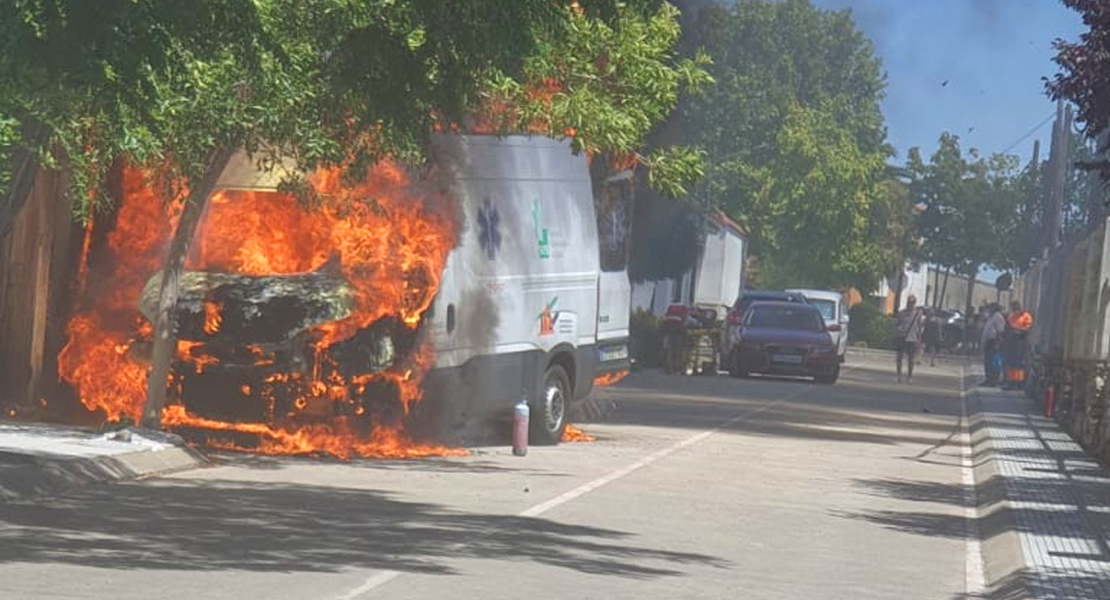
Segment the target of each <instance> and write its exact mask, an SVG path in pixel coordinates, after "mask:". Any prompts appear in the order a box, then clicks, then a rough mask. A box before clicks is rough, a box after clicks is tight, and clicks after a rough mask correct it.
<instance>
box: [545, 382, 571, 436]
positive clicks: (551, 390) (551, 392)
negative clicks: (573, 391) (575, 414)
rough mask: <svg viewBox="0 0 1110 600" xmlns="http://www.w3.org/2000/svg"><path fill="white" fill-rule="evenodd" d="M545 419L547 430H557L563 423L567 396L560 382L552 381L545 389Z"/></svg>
mask: <svg viewBox="0 0 1110 600" xmlns="http://www.w3.org/2000/svg"><path fill="white" fill-rule="evenodd" d="M543 396H544V411H543V412H544V420H545V421H546V423H545V424H546V425H547V430H548V431H555V430H557V429H559V427H560V426H562V424H563V411H564V409H565V406H566V396H565V395H564V394H563V388H562V386H560V385H559V384H558V383H555V382H550V383H548V384H547V389H546V390H544V395H543Z"/></svg>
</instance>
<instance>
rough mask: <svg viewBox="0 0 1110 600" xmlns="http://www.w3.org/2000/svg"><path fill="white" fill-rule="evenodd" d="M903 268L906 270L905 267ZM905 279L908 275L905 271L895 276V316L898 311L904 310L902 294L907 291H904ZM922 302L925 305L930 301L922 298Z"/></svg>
mask: <svg viewBox="0 0 1110 600" xmlns="http://www.w3.org/2000/svg"><path fill="white" fill-rule="evenodd" d="M902 268H903V269H905V267H904V266H903V267H902ZM905 277H906V273H905V271H904V270H900V271H898V273H897V274H896V275H895V276H894V314H898V311H900V310H902V292H903V291H905V290H903V289H902V280H903V279H904V278H905ZM921 301H922V303H925V302H928V301H929V299H928V298H922V299H921Z"/></svg>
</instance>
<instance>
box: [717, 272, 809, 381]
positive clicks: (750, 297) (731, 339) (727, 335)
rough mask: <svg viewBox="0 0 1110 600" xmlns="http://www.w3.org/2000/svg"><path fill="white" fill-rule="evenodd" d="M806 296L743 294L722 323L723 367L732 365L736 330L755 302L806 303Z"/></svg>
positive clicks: (752, 291)
mask: <svg viewBox="0 0 1110 600" xmlns="http://www.w3.org/2000/svg"><path fill="white" fill-rule="evenodd" d="M805 301H806V298H805V296H803V295H801V294H798V293H793V292H782V291H771V290H749V291H746V292H742V293H741V294H740V296H739V297H738V298H736V302H733V303H732V308H731V309H729V311H728V315H727V317H726V318H725V319H724V321H723V322H722V327H721V347H720V354H721V365H722V366H726V365H728V364H730V360H729V358H730V357H731V356H732V352H733V348H734V347H735V345H736V329H737V328H738V327H739V326H740V323H741V322H742V321H743V320H744V313H745V312H747V310H748V307H750V306H751V305H752V304H753V303H755V302H797V303H803V304H804V303H805Z"/></svg>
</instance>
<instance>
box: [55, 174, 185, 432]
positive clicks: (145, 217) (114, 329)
mask: <svg viewBox="0 0 1110 600" xmlns="http://www.w3.org/2000/svg"><path fill="white" fill-rule="evenodd" d="M121 192H122V196H123V202H122V205H121V206H120V209H119V212H118V214H117V216H116V222H115V227H114V228H113V229H112V231H111V232H110V233H109V234H108V237H107V251H106V252H105V254H106V255H107V256H105V257H104V258H105V260H103V261H102V263H103V264H102V265H100V266H101V267H103V268H104V269H105V270H107V271H109V272H107V273H104V272H100V271H97V272H95V273H94V274H95V275H97V277H94V278H84V277H86V276H85V275H82V277H83V278H84V279H83V280H82V281H83V285H85V286H87V288H86V290H85V296H86V297H87V298H88V302H87V304H88V305H87V307H86V310H85V311H83V312H80V313H78V314H76V315H74V316H73V317H72V318H71V319H70V321H69V323H68V324H67V327H66V335H67V338H68V342H67V343H66V346H65V347H64V348H63V349H62V351H61V352H60V353H59V354H58V373H59V375H60V376H61V378H62V379H63V380H64V381H66V382H67V383H69V384H70V385H71V386H73V388H74V389H75V390H76V391H77V393H78V397H79V398H80V400H81V403H82V404H83V405H84V406H85V407H86V408H87V409H88V410H90V411H100V412H102V413H103V414H104V418H105V419H107V420H109V421H118V420H120V419H121V418H128V419H131V420H132V421H138V419H139V416H140V414H141V413H142V405H143V399H144V398H145V397H146V367H145V366H144V365H142V364H140V363H139V362H137V361H136V360H135V359H134V358H133V357H132V355H131V353H130V352H129V350H130V348H131V346H132V345H133V344H134V343H135V342H137V341H139V340H140V339H142V337H143V336H142V335H141V334H142V331H141V330H140V331H134V324H135V318H136V316H137V314H138V311H137V308H136V307H137V306H138V302H139V294H140V293H141V292H142V289H143V285H144V284H145V283H146V280H147V279H148V278H149V277H150V276H151V275H152V274H153V273H154V272H155V271H157V269H158V267H159V266H160V265H161V257H160V254H161V252H160V250H161V248H160V244H161V242H162V241H164V240H166V239H168V237H169V233H170V231H171V226H172V214H171V211H170V210H169V209H167V208H166V207H165V204H164V203H163V202H162V200H161V198H160V197H159V196H158V195H157V194H156V193H155V192H154V190H153V187H152V186H151V185H150V184H149V182H148V181H147V179H146V176H145V174H144V173H143V172H142V171H139V170H137V169H125V170H124V172H123V176H122V178H121ZM86 236H87V238H88V239H91V233H87V234H86ZM82 252H84V250H82ZM87 258H88V257H83V259H82V260H83V261H87ZM86 264H87V263H86ZM81 268H82V269H84V268H85V266H82V267H81ZM147 337H149V335H148V336H147Z"/></svg>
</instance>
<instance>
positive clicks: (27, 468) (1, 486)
mask: <svg viewBox="0 0 1110 600" xmlns="http://www.w3.org/2000/svg"><path fill="white" fill-rule="evenodd" d="M201 464H203V459H202V457H201V456H200V455H199V454H197V453H196V452H194V451H192V450H190V449H188V448H187V447H185V446H184V445H182V444H181V443H180V441H179V440H177V439H176V438H175V437H174V436H167V435H164V434H161V433H158V432H143V433H138V432H133V431H130V430H123V431H121V432H113V433H108V434H104V433H95V432H91V431H88V430H82V429H76V428H68V427H61V426H55V425H44V424H39V423H19V422H11V421H3V422H0V502H6V501H13V500H26V499H29V498H34V497H37V496H42V495H47V494H53V493H58V492H60V491H64V490H65V489H68V488H70V487H73V486H78V485H84V484H88V483H95V482H106V481H121V480H125V479H134V478H138V477H147V476H150V475H157V474H160V473H166V472H170V471H178V470H182V469H189V468H194V467H197V466H200V465H201Z"/></svg>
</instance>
